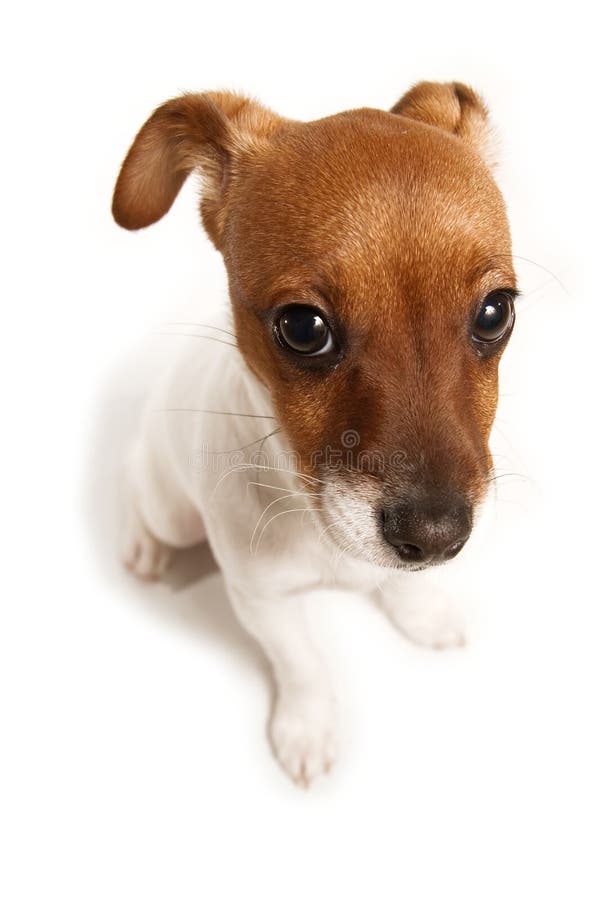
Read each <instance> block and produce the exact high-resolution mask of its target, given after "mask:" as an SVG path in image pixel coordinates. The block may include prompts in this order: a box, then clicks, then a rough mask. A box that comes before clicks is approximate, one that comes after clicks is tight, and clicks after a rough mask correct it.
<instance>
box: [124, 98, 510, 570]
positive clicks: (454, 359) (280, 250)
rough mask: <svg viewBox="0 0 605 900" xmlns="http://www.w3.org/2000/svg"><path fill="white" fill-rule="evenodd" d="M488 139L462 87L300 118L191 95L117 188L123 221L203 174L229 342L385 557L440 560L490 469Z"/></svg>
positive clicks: (499, 223)
mask: <svg viewBox="0 0 605 900" xmlns="http://www.w3.org/2000/svg"><path fill="white" fill-rule="evenodd" d="M488 139H489V126H488V120H487V111H486V109H485V106H484V105H483V103H482V101H481V100H480V99H479V98H478V97H477V96H476V95H475V94H474V93H473V92H472V91H471V90H470V89H469V88H467V87H465V86H464V85H460V84H432V83H422V84H419V85H417V86H416V87H415V88H413V89H412V90H411V91H410V92H409V93H407V94H406V95H405V96H404V97H403V98H402V99H401V100H400V101H399V102H398V103H397V104H396V106H395V107H393V109H392V110H391V111H390V112H382V111H379V110H373V109H361V110H354V111H351V112H344V113H341V114H339V115H335V116H331V117H329V118H326V119H321V120H319V121H316V122H309V123H302V122H295V121H291V120H287V119H283V118H280V117H279V116H276V115H274V114H273V113H271V112H270V111H268V110H267V109H265V108H264V107H262V106H260V105H259V104H257V103H255V102H252V101H250V100H247V99H245V98H242V97H238V96H236V95H234V94H229V93H214V94H192V95H185V96H183V97H181V98H178V99H176V100H171V101H169V102H168V103H166V104H164V105H163V106H161V107H160V108H159V109H158V110H156V112H155V113H154V114H153V115H152V116H151V118H150V119H149V120H148V121H147V122H146V123H145V125H144V126H143V128H142V129H141V131H140V132H139V134H138V136H137V137H136V139H135V142H134V144H133V146H132V148H131V150H130V152H129V154H128V156H127V157H126V160H125V162H124V165H123V167H122V171H121V173H120V176H119V179H118V182H117V186H116V191H115V195H114V204H113V212H114V216H115V218H116V220H117V221H118V222H119V224H121V225H123V226H124V227H126V228H131V229H135V228H141V227H143V226H146V225H150V224H151V223H153V222H155V221H157V220H158V219H159V218H161V216H163V215H164V214H165V213H166V212H167V211H168V209H169V208H170V206H171V204H172V202H173V200H174V198H175V197H176V195H177V193H178V191H179V189H180V187H181V185H182V184H183V182H184V180H185V178H186V177H187V175H188V174H189V173H190V172H191V171H193V170H194V169H198V170H200V171H201V172H202V174H203V176H204V184H205V188H204V193H203V198H202V202H201V213H202V219H203V223H204V225H205V227H206V230H207V232H208V234H209V235H210V237H211V239H212V241H213V242H214V244H215V245H216V247H217V248H218V249H219V250H220V251H221V253H222V254H223V257H224V260H225V265H226V268H227V272H228V276H229V285H230V293H231V299H232V303H233V312H234V322H235V327H236V333H237V340H238V344H239V347H240V349H241V352H242V354H243V356H244V358H245V359H246V361H247V363H248V365H249V366H250V368H251V369H252V370H253V372H255V373H256V375H257V376H258V377H259V378H260V380H261V381H262V382H263V383H264V384H265V385H266V386H267V387H268V388H269V390H270V391H271V394H272V397H273V401H274V405H275V409H276V415H277V417H278V419H279V422H280V424H281V426H282V427H283V429H284V431H285V433H286V434H287V437H288V439H289V442H290V444H291V446H292V448H293V449H294V450H295V451H296V453H297V454H298V457H299V459H300V467H301V470H302V471H303V472H306V473H307V474H309V475H311V476H313V478H312V479H310V483H311V484H312V485H314V486H315V487H314V488H313V489H314V490H316V491H317V493H318V495H319V505H320V507H321V510H322V516H323V519H324V520H325V523H326V525H327V526H328V527H329V531H330V534H331V536H332V537H333V538H334V539H335V540H336V542H337V543H339V544H340V545H341V546H346V547H348V548H349V549H350V550H351V551H352V552H353V553H355V554H356V555H358V556H360V557H362V558H365V559H370V560H373V561H376V562H378V563H380V564H382V565H403V566H407V567H409V568H418V567H422V566H425V565H428V564H430V563H436V562H442V561H444V560H446V559H449V558H451V557H453V556H454V555H455V554H456V553H457V552H458V551H459V550H460V548H461V547H462V546H463V544H464V543H465V541H466V539H467V538H468V536H469V534H470V530H471V527H472V520H473V512H474V509H475V508H476V506H477V504H478V503H479V501H480V500H481V499H482V497H483V495H484V494H485V492H486V489H487V485H488V482H489V477H490V470H491V457H490V452H489V448H488V438H489V433H490V429H491V425H492V421H493V418H494V414H495V409H496V403H497V396H498V362H499V359H500V356H501V353H502V351H503V349H504V347H505V345H506V342H507V340H508V337H509V335H510V332H511V329H512V326H513V322H514V306H513V303H514V297H515V294H516V290H515V274H514V271H513V266H512V259H511V243H510V236H509V230H508V223H507V218H506V212H505V206H504V202H503V200H502V197H501V194H500V192H499V190H498V188H497V187H496V184H495V182H494V180H493V178H492V175H491V173H490V169H489V166H488V163H487V161H486V154H487V150H488Z"/></svg>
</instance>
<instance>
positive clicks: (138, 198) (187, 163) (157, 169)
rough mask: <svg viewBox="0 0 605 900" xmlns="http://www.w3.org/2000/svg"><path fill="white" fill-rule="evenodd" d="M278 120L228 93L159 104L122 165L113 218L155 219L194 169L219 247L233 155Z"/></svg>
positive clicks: (134, 224) (133, 224) (134, 222)
mask: <svg viewBox="0 0 605 900" xmlns="http://www.w3.org/2000/svg"><path fill="white" fill-rule="evenodd" d="M281 121H283V120H280V119H279V117H278V116H275V115H274V114H273V113H271V112H270V111H269V110H267V109H265V108H264V107H262V106H261V105H260V104H258V103H255V102H253V101H251V100H248V99H247V98H245V97H241V96H238V95H237V94H232V93H229V92H223V93H218V92H217V93H206V94H184V95H183V96H182V97H177V98H176V99H174V100H169V101H168V102H167V103H164V104H163V105H162V106H160V107H159V108H158V109H156V111H155V112H154V113H153V115H152V116H151V117H150V118H149V119H148V120H147V122H145V124H144V125H143V127H142V128H141V130H140V131H139V133H138V134H137V136H136V138H135V139H134V142H133V144H132V147H131V148H130V150H129V151H128V155H127V156H126V159H125V160H124V162H123V164H122V168H121V170H120V174H119V176H118V180H117V183H116V186H115V190H114V195H113V204H112V212H113V216H114V218H115V220H116V222H117V223H118V224H119V225H122V226H123V227H124V228H128V229H131V230H132V229H137V228H144V227H145V226H147V225H151V224H153V223H154V222H157V221H158V219H161V218H162V216H163V215H165V214H166V213H167V212H168V210H169V209H170V207H171V206H172V204H173V202H174V200H175V198H176V196H177V194H178V192H179V191H180V189H181V187H182V186H183V183H184V181H185V179H186V178H187V176H188V175H189V174H190V173H191V172H192V171H193V170H194V169H197V170H199V171H200V172H201V174H202V175H203V176H204V180H205V189H204V193H203V199H202V218H203V221H204V225H205V227H206V230H207V231H208V234H209V235H210V237H211V238H212V240H213V242H214V243H215V245H216V246H217V247H218V245H219V243H220V235H221V232H222V226H223V222H222V218H223V216H222V211H223V208H224V200H225V196H226V191H227V187H228V181H229V175H230V171H231V168H232V164H233V161H234V158H235V157H236V156H237V154H238V152H239V151H242V150H244V149H245V148H246V147H250V146H251V145H253V144H254V142H255V141H256V140H258V139H259V138H262V137H266V136H268V135H269V134H270V133H271V132H272V131H274V130H276V128H277V126H278V125H279V123H280V122H281Z"/></svg>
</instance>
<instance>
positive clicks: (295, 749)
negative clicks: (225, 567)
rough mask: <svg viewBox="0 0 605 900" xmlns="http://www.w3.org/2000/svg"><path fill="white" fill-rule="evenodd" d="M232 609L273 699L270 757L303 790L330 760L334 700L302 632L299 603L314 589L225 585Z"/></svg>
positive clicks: (253, 581)
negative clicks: (263, 658)
mask: <svg viewBox="0 0 605 900" xmlns="http://www.w3.org/2000/svg"><path fill="white" fill-rule="evenodd" d="M228 590H229V595H230V598H231V602H232V604H233V608H234V611H235V613H236V615H237V617H238V618H239V620H240V622H241V623H242V625H243V626H244V627H245V628H246V630H247V631H248V632H250V634H251V635H253V637H255V638H256V640H257V641H258V642H259V644H260V645H261V647H262V649H263V650H264V652H265V654H266V655H267V657H268V659H269V662H270V663H271V667H272V670H273V674H274V677H275V682H276V688H277V696H276V701H275V706H274V709H273V712H272V715H271V720H270V724H269V736H270V740H271V744H272V746H273V749H274V751H275V755H276V757H277V759H278V760H279V762H280V763H281V765H282V766H283V768H284V769H285V770H286V772H287V773H288V774H289V775H290V776H291V777H292V778H293V779H294V781H295V782H296V783H297V784H300V785H303V786H305V787H307V786H308V785H309V784H310V782H311V781H312V780H313V779H314V778H316V777H317V776H318V775H320V774H321V773H322V772H327V771H329V769H330V767H331V765H332V763H333V762H334V760H335V757H336V740H335V734H334V728H335V721H334V720H335V702H334V697H333V694H332V689H331V685H330V679H329V677H328V674H327V671H326V667H325V664H324V662H323V660H322V659H321V657H320V655H319V654H318V652H317V650H316V648H315V646H314V644H313V642H312V640H311V637H310V635H309V632H308V626H307V622H306V616H305V604H306V601H307V599H308V598H309V596H310V595H311V594H312V593H313V592H314V590H317V588H315V589H313V588H307V589H299V588H295V589H289V590H284V589H283V588H282V589H281V590H279V589H277V590H276V583H275V580H274V581H273V583H272V585H271V583H270V582H269V581H265V579H254V578H252V579H251V580H247V581H246V583H245V584H244V583H242V581H238V583H236V584H233V583H231V584H229V585H228Z"/></svg>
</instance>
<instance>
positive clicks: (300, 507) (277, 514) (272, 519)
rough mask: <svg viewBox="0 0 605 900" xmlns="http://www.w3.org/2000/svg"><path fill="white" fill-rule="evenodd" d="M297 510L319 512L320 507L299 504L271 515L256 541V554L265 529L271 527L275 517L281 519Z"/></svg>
mask: <svg viewBox="0 0 605 900" xmlns="http://www.w3.org/2000/svg"><path fill="white" fill-rule="evenodd" d="M295 512H302V513H306V512H319V509H317V507H314V506H299V507H297V508H296V509H284V510H282V512H278V513H275V515H274V516H271V518H270V519H269V521H268V522H267V524H266V525H265V526H264V528H263V530H262V531H261V533H260V536H259V538H258V541H257V542H256V550H255V551H254V555H255V556H256V554H257V553H258V548H259V547H260V544H261V541H262V539H263V535H264V533H265V531H266V530H267V528H268V527H269V525H270V524H271V522H273V521H274V520H275V519H279V517H280V516H285V515H287V513H295Z"/></svg>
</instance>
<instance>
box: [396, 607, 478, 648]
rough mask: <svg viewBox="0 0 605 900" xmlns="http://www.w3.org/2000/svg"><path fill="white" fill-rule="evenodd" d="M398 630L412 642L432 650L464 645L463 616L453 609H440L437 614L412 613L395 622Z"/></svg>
mask: <svg viewBox="0 0 605 900" xmlns="http://www.w3.org/2000/svg"><path fill="white" fill-rule="evenodd" d="M396 624H397V625H398V627H399V629H400V631H401V632H402V633H403V634H404V635H405V636H406V637H407V638H408V639H409V640H410V641H412V642H413V643H414V644H419V645H420V646H421V647H430V648H432V649H433V650H448V649H449V648H451V647H464V646H465V644H466V628H465V622H464V619H463V617H462V616H461V615H460V613H459V612H457V611H455V610H447V611H446V610H441V611H440V613H439V614H435V613H432V614H430V615H422V614H418V613H416V614H414V615H409V616H405V617H403V618H401V619H400V620H399V621H398V622H396Z"/></svg>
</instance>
